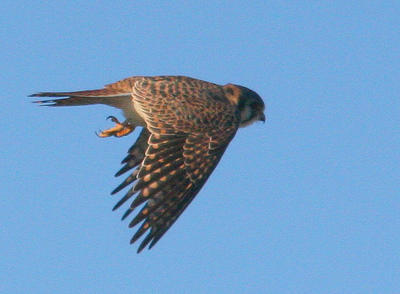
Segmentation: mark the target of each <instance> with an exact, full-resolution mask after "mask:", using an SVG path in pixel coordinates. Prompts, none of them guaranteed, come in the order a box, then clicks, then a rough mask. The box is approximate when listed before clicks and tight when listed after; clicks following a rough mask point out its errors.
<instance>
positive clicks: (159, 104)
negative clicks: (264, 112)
mask: <svg viewBox="0 0 400 294" xmlns="http://www.w3.org/2000/svg"><path fill="white" fill-rule="evenodd" d="M203 83H205V82H201V81H199V82H198V81H197V80H190V79H189V80H187V79H183V80H178V81H177V80H176V79H170V78H169V77H167V78H163V79H162V78H160V79H156V80H154V79H152V80H149V79H145V78H144V79H142V80H141V81H137V82H136V83H135V86H134V91H133V97H134V100H135V103H137V104H138V107H139V108H140V112H141V113H142V115H143V118H144V120H145V121H146V123H147V128H148V130H149V131H150V136H149V139H148V147H147V149H146V152H145V157H144V159H143V162H142V164H141V165H140V166H139V167H138V168H137V169H136V170H135V171H134V172H133V173H132V174H131V175H130V176H129V177H128V178H127V180H126V181H125V182H124V183H122V184H121V186H119V187H118V188H117V189H116V190H115V191H114V192H117V191H119V190H120V189H122V188H123V187H125V186H126V185H128V184H129V183H131V182H133V181H135V180H136V181H137V182H136V184H135V186H133V187H132V188H131V189H130V190H129V191H128V192H127V194H126V195H125V196H124V197H123V198H122V199H121V201H120V202H119V203H118V204H117V205H116V208H117V207H119V206H120V205H121V204H122V203H123V202H125V201H127V200H128V199H129V198H130V197H132V196H133V195H134V194H135V193H136V192H138V193H139V194H138V195H137V196H136V198H135V200H133V202H132V203H131V205H130V207H129V209H128V210H127V211H126V213H125V214H124V216H123V218H126V217H127V216H128V215H129V214H130V213H131V212H132V211H133V209H134V208H135V207H137V206H139V205H140V204H142V203H145V202H146V204H145V205H144V206H143V207H142V209H141V210H140V212H139V213H138V214H137V215H136V216H135V218H134V219H133V220H132V221H131V222H130V225H129V226H130V227H133V226H135V225H136V224H138V223H140V222H142V221H143V222H142V224H141V226H140V228H139V229H138V231H137V232H136V233H135V235H134V236H133V237H132V239H131V243H133V242H135V241H136V240H137V239H139V238H140V237H141V236H142V235H143V234H144V233H145V232H146V231H148V230H150V232H149V233H148V235H147V236H146V237H145V238H144V239H143V241H142V243H141V244H140V246H139V248H138V252H140V251H141V250H142V249H143V248H144V247H146V246H147V244H149V243H150V245H149V248H151V247H153V246H154V245H155V244H156V242H157V241H158V240H159V239H160V238H161V237H162V236H163V235H164V233H165V232H166V231H167V230H168V229H169V228H170V227H171V225H172V224H173V223H174V222H175V220H176V219H177V218H178V217H179V216H180V215H181V213H182V212H183V211H184V209H185V208H186V207H187V205H189V203H190V202H191V201H192V200H193V198H194V197H195V196H196V195H197V193H198V192H199V191H200V189H201V188H202V186H203V185H204V183H205V182H206V181H207V179H208V177H209V176H210V174H211V173H212V171H213V170H214V168H215V167H216V165H217V164H218V162H219V160H220V158H221V156H222V154H223V153H224V151H225V149H226V147H227V146H228V144H229V142H230V141H231V140H232V138H233V136H234V135H235V133H236V131H237V128H238V125H239V117H238V114H237V112H236V110H235V109H234V108H233V107H232V106H231V105H230V104H229V102H228V101H226V100H224V99H226V98H225V97H224V96H223V92H221V89H220V88H219V87H218V86H217V85H214V84H208V83H206V84H203ZM139 139H140V138H139ZM139 139H138V140H139ZM123 169H124V168H123Z"/></svg>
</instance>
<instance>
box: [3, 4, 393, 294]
mask: <svg viewBox="0 0 400 294" xmlns="http://www.w3.org/2000/svg"><path fill="white" fill-rule="evenodd" d="M0 11H1V15H2V18H1V19H0V40H1V45H0V56H1V57H0V58H1V68H2V70H1V74H0V85H1V89H2V97H1V99H0V103H1V105H0V117H1V121H2V128H1V131H2V136H1V138H0V147H1V150H2V152H1V154H0V167H1V168H0V176H1V179H2V185H1V188H0V189H1V190H0V193H1V197H0V222H1V226H0V251H1V252H2V257H1V261H0V292H1V293H54V292H57V293H112V292H115V291H118V292H119V293H341V294H343V293H352V294H354V293H363V294H365V293H399V292H400V257H399V256H400V255H399V249H400V248H399V246H400V245H399V244H400V237H399V231H400V230H399V228H400V215H399V211H400V199H399V196H400V195H399V194H400V193H399V177H400V172H399V160H400V158H399V157H400V156H399V148H400V131H399V123H400V102H399V101H400V100H399V92H400V87H399V77H400V61H399V60H400V53H399V52H400V46H399V45H400V35H399V27H400V21H399V14H400V4H399V2H398V1H384V2H383V1H251V2H250V1H203V2H200V1H168V2H167V1H165V2H163V3H161V1H112V2H110V1H96V2H94V1H52V2H50V3H46V2H45V1H30V2H26V1H8V0H6V1H3V2H2V6H1V7H0ZM162 74H182V75H188V76H192V77H196V78H200V79H204V80H208V81H212V82H215V83H220V84H225V83H228V82H232V83H236V84H241V85H244V86H247V87H249V88H251V89H253V90H255V91H256V92H258V93H259V94H260V96H262V97H263V99H264V101H265V102H266V104H267V116H268V121H267V123H266V124H255V125H252V126H251V127H248V128H245V129H241V130H240V131H239V133H238V134H237V136H236V137H235V139H234V141H233V142H232V143H231V145H230V146H229V148H228V151H227V152H226V153H225V155H224V157H223V159H222V161H221V163H220V164H219V166H218V168H217V169H216V170H215V172H214V173H213V175H212V176H211V178H210V180H209V181H208V183H207V184H206V186H205V187H204V188H203V190H202V191H201V192H200V194H199V195H198V197H197V198H196V199H195V201H194V202H193V203H192V204H191V205H190V206H189V207H188V209H187V210H186V211H185V213H184V214H183V215H182V216H181V218H180V219H179V220H178V221H177V222H176V223H175V225H174V226H173V227H172V228H171V229H170V230H169V232H168V233H167V234H166V235H165V236H164V237H163V239H162V240H161V241H160V242H159V243H158V244H157V246H156V247H154V248H153V249H152V250H150V251H147V250H145V251H144V252H143V253H142V254H140V255H137V254H136V248H137V247H136V246H130V245H129V239H130V237H131V236H132V234H133V232H134V231H133V230H130V229H128V227H127V225H128V222H126V221H125V222H121V221H120V217H121V215H122V213H123V211H124V210H123V209H122V210H120V211H117V212H111V208H112V207H113V205H114V204H115V203H116V201H117V200H118V199H119V197H120V196H122V195H121V194H120V195H115V196H109V192H110V191H111V190H112V189H113V188H114V187H115V186H116V185H118V184H119V183H120V181H121V180H122V179H115V178H114V177H113V174H114V173H115V172H116V171H117V170H118V169H119V168H120V165H119V162H120V160H121V159H122V158H123V157H124V156H125V154H126V152H127V150H128V148H129V147H130V145H131V144H132V143H133V141H134V139H135V135H131V136H129V137H125V138H121V139H116V138H109V139H99V138H97V137H96V136H95V135H94V132H95V131H97V130H98V129H104V128H107V127H109V126H110V122H107V121H105V117H107V116H108V115H116V116H118V117H119V118H122V117H121V114H120V113H119V111H118V110H115V109H112V108H107V107H104V106H93V107H80V108H79V107H78V108H58V109H54V108H44V107H38V106H36V105H34V104H31V103H30V101H31V100H32V99H31V98H27V97H26V96H27V95H29V94H31V93H34V92H37V91H48V90H49V91H50V90H54V91H57V90H58V91H62V90H82V89H92V88H99V87H102V86H103V85H104V84H107V83H111V82H114V81H117V80H119V79H122V78H125V77H129V76H133V75H162Z"/></svg>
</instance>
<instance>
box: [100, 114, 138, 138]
mask: <svg viewBox="0 0 400 294" xmlns="http://www.w3.org/2000/svg"><path fill="white" fill-rule="evenodd" d="M107 119H111V121H112V122H114V123H115V126H114V127H112V128H110V129H108V130H104V131H100V133H98V134H97V133H96V134H97V136H99V137H100V138H106V137H110V136H114V137H123V136H126V135H128V134H130V133H131V132H133V130H134V129H135V126H134V125H133V124H131V123H129V122H128V121H127V120H126V121H124V122H122V123H121V122H119V120H118V119H117V118H116V117H114V116H109V117H107Z"/></svg>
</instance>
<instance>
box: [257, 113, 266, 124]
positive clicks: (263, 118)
mask: <svg viewBox="0 0 400 294" xmlns="http://www.w3.org/2000/svg"><path fill="white" fill-rule="evenodd" d="M258 120H261V121H262V122H263V123H265V114H264V113H261V115H260V117H259V118H258Z"/></svg>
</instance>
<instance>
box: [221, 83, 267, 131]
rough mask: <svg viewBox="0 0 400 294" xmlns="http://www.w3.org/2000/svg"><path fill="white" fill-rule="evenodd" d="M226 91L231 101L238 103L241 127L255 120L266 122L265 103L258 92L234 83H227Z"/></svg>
mask: <svg viewBox="0 0 400 294" xmlns="http://www.w3.org/2000/svg"><path fill="white" fill-rule="evenodd" d="M224 91H225V95H226V97H227V98H228V99H229V101H231V103H233V104H235V105H237V108H238V110H239V113H240V127H245V126H248V125H250V124H252V123H253V122H255V121H262V122H265V114H264V109H265V104H264V101H263V100H262V99H261V97H260V96H259V95H258V94H257V93H256V92H254V91H252V90H250V89H248V88H246V87H242V86H238V85H233V84H227V85H225V86H224Z"/></svg>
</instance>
